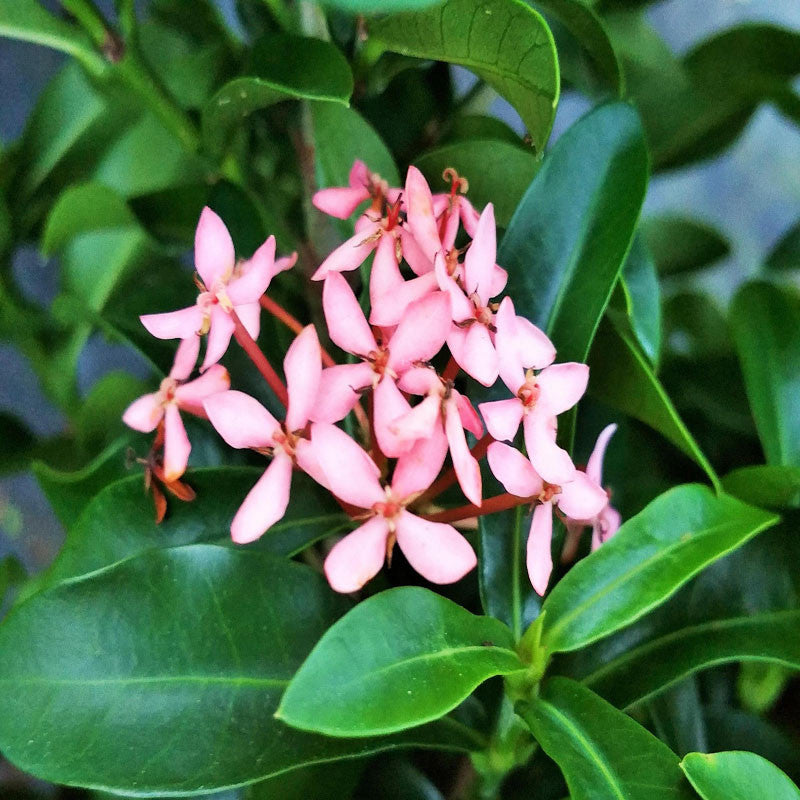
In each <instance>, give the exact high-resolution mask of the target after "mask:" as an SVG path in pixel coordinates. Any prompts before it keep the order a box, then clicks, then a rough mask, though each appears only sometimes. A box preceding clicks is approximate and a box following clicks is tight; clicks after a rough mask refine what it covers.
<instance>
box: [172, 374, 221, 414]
mask: <svg viewBox="0 0 800 800" xmlns="http://www.w3.org/2000/svg"><path fill="white" fill-rule="evenodd" d="M230 388H231V378H230V375H228V370H226V369H225V367H223V366H222V364H214V366H213V367H210V368H209V369H207V370H206V371H205V372H204V373H203V374H202V375H201V376H200V377H199V378H195V379H194V380H193V381H189V382H188V383H184V384H183V385H182V386H179V387H178V388H177V389H176V390H175V400H176V401H177V404H178V408H180V409H182V410H184V411H188V412H189V413H190V414H197V415H199V416H204V415H205V410H204V407H203V402H204V401H205V400H206V399H207V398H208V397H211V396H212V395H215V394H219V392H224V391H227V390H228V389H230Z"/></svg>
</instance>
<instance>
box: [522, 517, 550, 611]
mask: <svg viewBox="0 0 800 800" xmlns="http://www.w3.org/2000/svg"><path fill="white" fill-rule="evenodd" d="M552 539H553V506H552V503H542V504H541V505H538V506H536V508H535V509H534V510H533V518H532V519H531V530H530V533H529V534H528V546H527V559H526V561H527V567H528V577H529V578H530V579H531V584H532V586H533V589H534V591H535V592H536V594H538V595H540V596H541V595H544V593H545V592H546V591H547V584H548V583H549V582H550V573H551V572H552V571H553V556H552V554H551V553H550V542H551V541H552Z"/></svg>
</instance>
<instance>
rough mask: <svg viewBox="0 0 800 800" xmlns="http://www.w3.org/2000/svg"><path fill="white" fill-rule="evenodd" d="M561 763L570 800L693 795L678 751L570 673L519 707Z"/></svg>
mask: <svg viewBox="0 0 800 800" xmlns="http://www.w3.org/2000/svg"><path fill="white" fill-rule="evenodd" d="M521 713H522V716H523V718H524V719H525V721H526V722H527V723H528V725H529V726H530V728H531V730H532V731H533V735H534V736H535V737H536V739H537V741H538V742H539V744H540V745H541V746H542V749H543V750H544V751H545V753H547V755H549V756H550V758H552V759H553V760H554V761H555V762H556V763H557V764H558V765H559V767H561V771H562V772H563V773H564V777H565V778H566V781H567V786H568V787H569V791H570V797H571V798H572V800H691V798H692V797H693V793H692V791H691V789H690V788H689V786H688V784H687V783H686V780H685V779H684V777H683V775H682V774H681V771H680V768H679V766H678V757H677V756H676V755H675V754H674V753H673V752H672V751H671V750H670V749H669V748H668V747H667V746H666V745H665V744H663V743H662V742H660V741H659V740H658V739H656V738H655V736H653V735H652V734H651V733H649V732H648V731H646V730H645V729H644V728H643V727H641V725H639V723H637V722H634V721H633V720H632V719H631V718H630V717H628V716H626V715H625V714H623V713H622V712H621V711H617V709H616V708H614V707H613V706H611V705H609V704H608V703H606V702H605V701H604V700H601V699H600V698H599V697H598V696H597V695H595V694H593V693H592V692H590V691H589V690H588V689H586V688H585V687H583V686H581V685H580V684H579V683H575V682H574V681H571V680H569V679H568V678H552V679H551V680H549V681H547V682H546V683H545V685H544V688H543V689H542V691H541V693H540V694H539V696H538V697H536V698H534V699H532V700H531V702H530V704H529V705H527V707H523V708H522V709H521Z"/></svg>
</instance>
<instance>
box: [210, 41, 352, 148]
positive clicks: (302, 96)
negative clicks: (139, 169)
mask: <svg viewBox="0 0 800 800" xmlns="http://www.w3.org/2000/svg"><path fill="white" fill-rule="evenodd" d="M250 72H251V73H252V74H251V75H250V76H248V77H244V78H234V79H233V80H232V81H230V82H229V83H227V84H225V86H223V87H222V88H221V89H220V90H219V91H218V92H217V93H216V94H215V95H214V96H213V97H212V98H211V99H210V100H209V101H208V102H207V103H206V105H205V107H204V109H203V138H204V140H205V142H206V144H207V145H208V147H209V148H210V149H211V150H212V151H214V152H217V151H221V150H222V149H224V147H225V145H226V143H227V142H228V140H229V138H230V136H231V135H232V133H233V132H234V130H235V129H236V127H237V126H239V125H241V124H242V121H243V120H244V119H246V118H247V116H249V115H250V114H252V113H253V112H254V111H257V110H258V109H261V108H266V107H267V106H271V105H274V104H275V103H279V102H280V101H282V100H292V99H294V100H298V99H299V100H325V101H328V102H333V103H341V104H343V105H347V104H348V102H349V101H350V95H351V94H352V93H353V76H352V74H351V73H350V66H349V65H348V63H347V59H345V57H344V56H343V55H342V54H341V52H339V50H338V49H337V48H336V47H334V45H332V44H331V43H330V42H325V41H323V40H322V39H312V38H309V37H301V36H292V35H289V34H270V35H267V36H264V37H262V38H261V39H259V41H258V42H256V44H255V45H254V47H253V55H252V63H251V68H250Z"/></svg>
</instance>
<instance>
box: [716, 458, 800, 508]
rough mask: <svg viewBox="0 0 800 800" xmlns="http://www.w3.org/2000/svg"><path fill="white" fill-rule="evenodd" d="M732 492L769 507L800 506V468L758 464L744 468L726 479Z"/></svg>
mask: <svg viewBox="0 0 800 800" xmlns="http://www.w3.org/2000/svg"><path fill="white" fill-rule="evenodd" d="M722 486H723V487H724V489H725V491H726V492H728V494H732V495H733V496H734V497H738V498H739V499H740V500H744V501H745V502H746V503H752V504H753V505H754V506H762V507H765V508H796V507H797V506H798V505H800V467H783V466H779V465H778V466H769V465H757V466H753V467H740V468H739V469H735V470H733V472H729V473H728V474H727V475H726V476H725V477H724V478H723V479H722Z"/></svg>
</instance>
